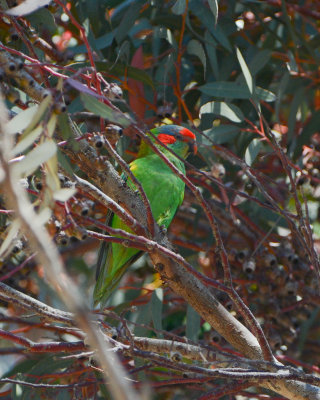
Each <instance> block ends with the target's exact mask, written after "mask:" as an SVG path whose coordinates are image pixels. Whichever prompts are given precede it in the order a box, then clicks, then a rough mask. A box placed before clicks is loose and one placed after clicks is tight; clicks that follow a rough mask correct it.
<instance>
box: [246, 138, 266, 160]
mask: <svg viewBox="0 0 320 400" xmlns="http://www.w3.org/2000/svg"><path fill="white" fill-rule="evenodd" d="M261 146H262V143H261V140H260V139H253V140H252V141H251V142H250V144H249V146H248V147H247V150H246V152H245V155H244V159H245V161H246V163H247V164H248V165H249V166H251V165H252V164H253V162H254V160H255V159H256V157H257V155H258V154H259V151H260V149H261Z"/></svg>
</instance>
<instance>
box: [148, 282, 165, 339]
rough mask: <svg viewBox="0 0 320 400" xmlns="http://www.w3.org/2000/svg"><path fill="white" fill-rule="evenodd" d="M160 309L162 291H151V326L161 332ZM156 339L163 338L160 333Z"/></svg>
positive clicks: (161, 305)
mask: <svg viewBox="0 0 320 400" xmlns="http://www.w3.org/2000/svg"><path fill="white" fill-rule="evenodd" d="M162 309H163V289H162V288H158V289H156V290H154V291H153V293H152V296H151V313H152V321H153V326H154V327H155V329H157V330H162ZM158 337H163V335H162V334H161V333H159V334H158Z"/></svg>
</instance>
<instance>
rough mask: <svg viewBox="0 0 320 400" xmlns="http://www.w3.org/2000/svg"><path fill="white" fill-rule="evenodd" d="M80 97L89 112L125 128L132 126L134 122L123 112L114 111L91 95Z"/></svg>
mask: <svg viewBox="0 0 320 400" xmlns="http://www.w3.org/2000/svg"><path fill="white" fill-rule="evenodd" d="M80 97H81V100H82V103H83V105H84V106H85V108H86V109H87V110H88V111H91V112H93V113H94V114H96V115H100V117H102V118H105V119H107V120H109V121H110V122H114V123H115V124H118V125H121V126H123V127H126V126H129V125H131V123H132V121H131V119H130V117H127V116H126V115H124V114H123V113H122V112H121V111H117V110H113V109H112V108H110V107H109V106H107V105H106V104H104V103H101V101H99V100H98V99H96V98H95V97H93V96H91V95H88V94H85V93H81V94H80Z"/></svg>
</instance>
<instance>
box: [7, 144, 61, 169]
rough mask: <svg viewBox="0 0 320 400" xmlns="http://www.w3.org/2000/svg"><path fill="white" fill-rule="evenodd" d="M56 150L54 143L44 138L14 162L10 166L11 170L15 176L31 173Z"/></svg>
mask: <svg viewBox="0 0 320 400" xmlns="http://www.w3.org/2000/svg"><path fill="white" fill-rule="evenodd" d="M56 151H57V146H56V144H55V143H54V142H53V141H52V140H46V141H45V142H43V143H41V144H40V145H39V146H37V147H35V148H34V149H33V150H31V151H30V152H29V153H28V154H27V155H26V156H25V157H24V158H23V159H22V160H21V161H19V162H17V163H15V164H14V165H13V166H12V170H13V172H14V173H15V174H16V175H17V176H20V175H24V176H28V175H30V174H32V173H33V172H34V171H35V170H36V169H37V168H38V167H39V166H40V165H41V164H43V163H44V162H46V161H48V160H49V159H50V158H51V157H52V156H54V155H55V153H56Z"/></svg>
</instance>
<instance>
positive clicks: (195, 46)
mask: <svg viewBox="0 0 320 400" xmlns="http://www.w3.org/2000/svg"><path fill="white" fill-rule="evenodd" d="M187 51H188V53H189V54H192V55H194V56H197V57H198V58H199V59H200V61H201V63H202V65H203V73H204V74H205V73H206V68H207V58H206V53H205V52H204V49H203V47H202V44H201V43H200V42H199V40H195V39H192V40H190V42H189V43H188V45H187Z"/></svg>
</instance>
